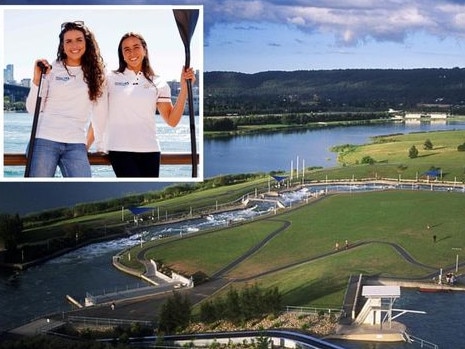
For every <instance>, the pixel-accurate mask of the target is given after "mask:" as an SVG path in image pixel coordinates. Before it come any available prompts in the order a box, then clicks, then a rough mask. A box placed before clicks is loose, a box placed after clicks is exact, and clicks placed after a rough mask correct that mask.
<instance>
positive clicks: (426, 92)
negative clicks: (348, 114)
mask: <svg viewBox="0 0 465 349" xmlns="http://www.w3.org/2000/svg"><path fill="white" fill-rule="evenodd" d="M464 83H465V69H461V68H452V69H443V68H430V69H426V68H424V69H341V70H313V71H312V70H306V71H304V70H299V71H266V72H259V73H254V74H246V73H238V72H220V71H214V72H205V73H204V107H205V115H206V116H214V115H221V114H224V113H237V114H240V115H244V114H246V113H252V114H253V113H283V112H312V111H328V110H339V111H340V110H346V111H360V110H366V111H368V110H369V111H376V110H387V108H403V109H409V110H412V109H418V108H424V107H425V105H429V106H431V105H434V106H433V107H436V108H460V107H461V105H462V104H464V100H465V99H464V97H463V94H464V86H465V84H464Z"/></svg>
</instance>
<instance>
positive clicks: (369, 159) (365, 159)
mask: <svg viewBox="0 0 465 349" xmlns="http://www.w3.org/2000/svg"><path fill="white" fill-rule="evenodd" d="M375 162H376V161H375V159H373V158H372V157H371V156H369V155H367V156H364V157H363V158H362V161H361V163H362V164H369V165H373V164H374V163H375Z"/></svg>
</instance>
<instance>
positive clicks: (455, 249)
mask: <svg viewBox="0 0 465 349" xmlns="http://www.w3.org/2000/svg"><path fill="white" fill-rule="evenodd" d="M452 249H453V250H454V251H462V248H461V247H452ZM458 272H459V253H458V252H457V256H456V258H455V273H456V274H457V273H458Z"/></svg>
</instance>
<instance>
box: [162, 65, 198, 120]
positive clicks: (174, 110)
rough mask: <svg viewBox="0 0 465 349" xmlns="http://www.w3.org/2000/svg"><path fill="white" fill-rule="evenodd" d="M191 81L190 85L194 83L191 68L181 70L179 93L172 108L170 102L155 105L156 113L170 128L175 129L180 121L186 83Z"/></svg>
mask: <svg viewBox="0 0 465 349" xmlns="http://www.w3.org/2000/svg"><path fill="white" fill-rule="evenodd" d="M186 80H191V81H192V84H194V83H195V72H194V69H193V68H188V69H187V70H184V67H183V69H182V73H181V91H179V95H178V97H177V99H176V103H175V105H174V106H173V104H172V103H170V102H160V103H157V108H158V111H159V112H160V115H161V116H162V117H163V119H164V120H165V122H166V123H167V124H168V125H170V126H171V127H175V126H176V125H177V124H178V123H179V121H180V120H181V117H182V114H183V113H184V107H185V104H186V99H187V81H186Z"/></svg>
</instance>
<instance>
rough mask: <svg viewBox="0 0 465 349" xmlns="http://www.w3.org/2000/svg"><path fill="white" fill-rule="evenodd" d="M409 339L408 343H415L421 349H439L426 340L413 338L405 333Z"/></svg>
mask: <svg viewBox="0 0 465 349" xmlns="http://www.w3.org/2000/svg"><path fill="white" fill-rule="evenodd" d="M405 336H406V337H407V342H408V343H413V344H415V346H420V348H427V349H439V346H438V345H437V344H434V343H431V342H428V341H425V340H424V339H421V338H418V337H415V336H412V335H411V334H408V333H405Z"/></svg>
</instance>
